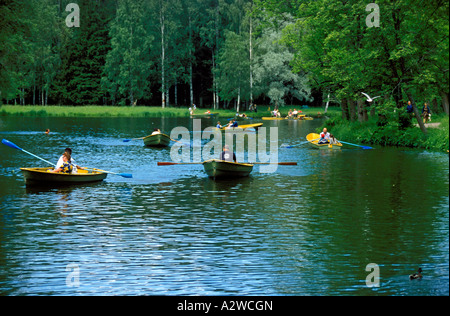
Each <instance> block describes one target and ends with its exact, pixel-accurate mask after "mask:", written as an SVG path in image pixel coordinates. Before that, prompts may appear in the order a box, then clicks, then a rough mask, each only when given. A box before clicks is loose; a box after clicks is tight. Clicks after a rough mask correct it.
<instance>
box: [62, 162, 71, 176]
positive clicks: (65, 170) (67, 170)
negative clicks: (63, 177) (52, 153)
mask: <svg viewBox="0 0 450 316" xmlns="http://www.w3.org/2000/svg"><path fill="white" fill-rule="evenodd" d="M61 169H62V170H61V173H72V171H73V165H72V164H71V163H70V162H64V163H63V165H62V166H61Z"/></svg>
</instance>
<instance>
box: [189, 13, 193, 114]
mask: <svg viewBox="0 0 450 316" xmlns="http://www.w3.org/2000/svg"><path fill="white" fill-rule="evenodd" d="M191 23H192V22H191V14H190V13H189V44H190V45H191V50H190V52H189V53H190V56H189V94H190V97H191V98H190V104H189V106H192V105H193V104H194V84H193V82H194V81H193V74H192V73H193V70H192V59H193V58H194V56H193V55H194V54H193V52H192V45H193V43H192V24H191Z"/></svg>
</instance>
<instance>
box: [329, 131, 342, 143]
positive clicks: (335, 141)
mask: <svg viewBox="0 0 450 316" xmlns="http://www.w3.org/2000/svg"><path fill="white" fill-rule="evenodd" d="M330 144H332V145H339V144H340V142H339V141H338V140H337V139H336V138H335V137H334V136H333V134H330Z"/></svg>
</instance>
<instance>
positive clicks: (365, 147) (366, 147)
mask: <svg viewBox="0 0 450 316" xmlns="http://www.w3.org/2000/svg"><path fill="white" fill-rule="evenodd" d="M339 142H340V143H342V144H347V145H352V146H356V147H361V148H362V149H373V148H372V147H369V146H362V145H356V144H352V143H347V142H343V141H342V140H339Z"/></svg>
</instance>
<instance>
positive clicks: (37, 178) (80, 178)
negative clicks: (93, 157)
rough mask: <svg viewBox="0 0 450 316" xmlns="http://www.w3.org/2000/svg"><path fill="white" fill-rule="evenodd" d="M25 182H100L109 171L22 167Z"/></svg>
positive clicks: (29, 183)
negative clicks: (65, 171)
mask: <svg viewBox="0 0 450 316" xmlns="http://www.w3.org/2000/svg"><path fill="white" fill-rule="evenodd" d="M20 170H22V173H23V176H24V179H25V184H26V185H32V184H81V183H90V182H100V181H103V180H104V179H106V177H107V176H108V174H107V173H104V172H100V171H95V170H93V171H88V170H81V169H78V172H77V173H74V174H72V173H52V172H49V171H51V170H53V168H20Z"/></svg>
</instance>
